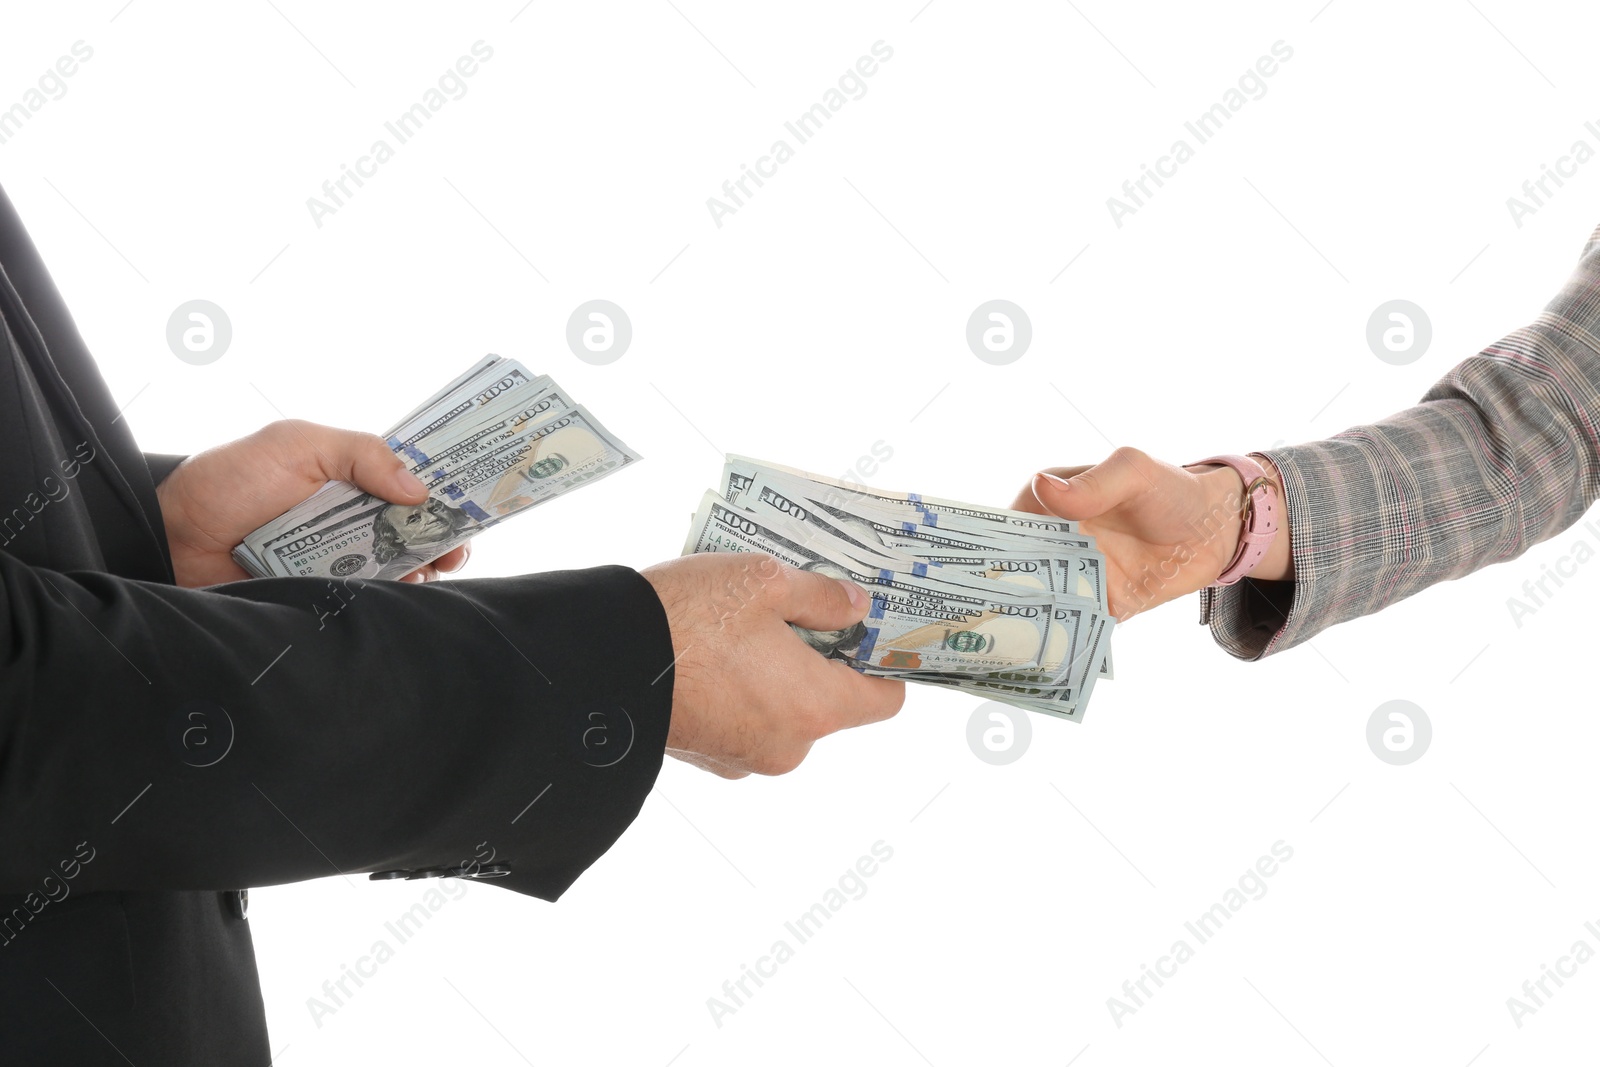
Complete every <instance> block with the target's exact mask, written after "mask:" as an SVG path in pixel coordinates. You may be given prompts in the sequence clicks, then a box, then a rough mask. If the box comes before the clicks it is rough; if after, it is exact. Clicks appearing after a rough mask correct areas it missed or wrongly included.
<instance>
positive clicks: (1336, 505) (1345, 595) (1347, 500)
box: [1200, 229, 1600, 660]
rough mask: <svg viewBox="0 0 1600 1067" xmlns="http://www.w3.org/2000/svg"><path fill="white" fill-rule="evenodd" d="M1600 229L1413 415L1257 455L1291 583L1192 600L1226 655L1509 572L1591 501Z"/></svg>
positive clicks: (1207, 593) (1245, 654)
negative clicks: (1559, 283)
mask: <svg viewBox="0 0 1600 1067" xmlns="http://www.w3.org/2000/svg"><path fill="white" fill-rule="evenodd" d="M1597 427H1600V229H1597V230H1596V231H1595V234H1594V235H1593V236H1592V237H1591V238H1590V239H1589V243H1588V245H1586V246H1585V248H1584V252H1583V257H1582V259H1581V260H1580V262H1579V264H1578V269H1577V270H1576V272H1574V274H1573V275H1572V277H1571V278H1570V279H1569V280H1568V281H1567V283H1566V285H1565V286H1564V287H1563V288H1562V290H1561V292H1560V293H1558V294H1557V295H1556V298H1555V299H1554V300H1552V301H1551V302H1550V304H1549V305H1548V306H1547V307H1546V308H1545V310H1544V311H1543V312H1542V313H1541V314H1540V315H1539V317H1538V318H1537V319H1535V320H1534V322H1533V323H1532V324H1531V325H1529V326H1527V327H1525V328H1523V329H1520V330H1516V331H1514V332H1512V333H1511V334H1509V335H1508V336H1506V337H1504V338H1502V339H1501V340H1499V341H1497V342H1496V343H1494V344H1492V345H1490V346H1489V347H1488V348H1486V349H1484V350H1483V351H1482V352H1480V353H1478V354H1477V355H1476V356H1473V357H1471V358H1470V359H1468V360H1466V361H1465V362H1463V363H1462V364H1460V365H1459V366H1458V367H1456V368H1455V369H1454V370H1452V371H1451V372H1450V373H1449V374H1447V375H1446V376H1445V377H1444V378H1443V379H1441V380H1440V381H1439V382H1438V383H1437V384H1436V385H1434V386H1433V388H1432V389H1430V390H1429V391H1428V393H1427V395H1426V396H1424V397H1423V398H1422V402H1421V403H1419V404H1418V405H1417V406H1415V407H1412V408H1408V409H1406V410H1405V411H1402V412H1400V413H1398V414H1396V415H1391V416H1390V417H1388V418H1387V419H1384V420H1382V421H1380V422H1376V423H1373V424H1372V425H1370V426H1357V427H1355V428H1354V429H1350V430H1346V431H1345V432H1343V433H1341V434H1338V435H1336V436H1334V437H1332V438H1330V439H1329V440H1326V441H1314V442H1312V443H1310V444H1304V445H1296V446H1293V447H1290V448H1281V449H1274V450H1272V451H1269V452H1265V453H1263V454H1264V455H1266V456H1267V457H1268V458H1270V459H1271V460H1272V462H1273V463H1274V464H1275V465H1276V466H1277V468H1278V470H1279V471H1280V472H1281V474H1282V475H1283V488H1284V497H1285V501H1284V502H1285V505H1286V508H1287V511H1288V515H1289V530H1290V541H1291V550H1292V553H1293V558H1294V571H1295V579H1294V581H1293V582H1254V581H1251V580H1250V579H1248V578H1247V579H1245V580H1244V581H1242V582H1239V583H1238V584H1237V585H1234V586H1231V587H1229V588H1227V589H1208V590H1203V591H1202V592H1201V594H1200V597H1201V600H1200V621H1201V622H1202V623H1204V624H1209V625H1210V627H1211V633H1212V635H1213V636H1214V637H1215V638H1216V640H1217V642H1218V643H1219V644H1221V645H1222V647H1223V648H1224V649H1226V650H1227V651H1228V652H1230V653H1232V654H1233V655H1235V656H1238V657H1239V658H1241V659H1252V660H1253V659H1260V658H1261V657H1263V656H1266V655H1269V654H1271V653H1273V652H1280V651H1282V650H1284V649H1286V648H1292V647H1294V646H1295V645H1297V644H1299V643H1301V642H1302V641H1305V640H1307V639H1309V638H1311V637H1312V636H1314V635H1316V634H1317V633H1319V632H1321V631H1322V630H1323V629H1325V628H1326V627H1329V626H1332V625H1334V624H1335V623H1340V622H1344V621H1346V620H1348V619H1354V618H1357V617H1358V616H1361V615H1366V614H1369V613H1371V612H1374V611H1378V610H1380V609H1382V608H1385V607H1387V606H1388V605H1390V604H1393V603H1394V602H1395V601H1397V600H1401V599H1404V598H1405V597H1408V596H1410V595H1411V594H1413V593H1416V592H1420V591H1421V590H1423V589H1425V588H1427V587H1428V586H1430V585H1432V584H1434V583H1435V582H1442V581H1445V580H1447V579H1452V578H1460V577H1462V576H1463V575H1467V574H1470V573H1472V572H1473V571H1475V570H1478V569H1479V568H1480V567H1486V566H1488V565H1489V564H1491V563H1500V562H1503V561H1505V560H1508V559H1514V558H1515V557H1517V556H1519V555H1521V554H1522V553H1523V552H1525V551H1527V549H1528V548H1530V547H1531V546H1533V545H1535V544H1537V543H1539V542H1540V541H1543V540H1545V539H1547V538H1550V537H1554V536H1555V535H1556V534H1558V533H1560V532H1561V531H1562V530H1564V529H1566V528H1567V527H1569V526H1571V525H1572V524H1573V523H1575V522H1576V521H1577V520H1578V519H1579V518H1580V517H1581V516H1582V515H1583V513H1584V512H1585V511H1586V510H1588V508H1589V505H1590V504H1591V503H1593V502H1594V500H1595V498H1596V497H1597V496H1600V428H1597Z"/></svg>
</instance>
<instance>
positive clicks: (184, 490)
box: [156, 419, 468, 588]
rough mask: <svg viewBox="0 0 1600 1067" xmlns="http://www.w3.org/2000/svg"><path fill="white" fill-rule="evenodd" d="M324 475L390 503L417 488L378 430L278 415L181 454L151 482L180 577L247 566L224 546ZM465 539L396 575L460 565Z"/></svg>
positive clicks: (411, 499)
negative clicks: (246, 431) (230, 438)
mask: <svg viewBox="0 0 1600 1067" xmlns="http://www.w3.org/2000/svg"><path fill="white" fill-rule="evenodd" d="M327 481H344V482H350V483H352V484H354V485H355V486H356V487H357V488H359V489H362V490H364V491H366V492H368V493H371V494H372V495H373V496H376V497H381V498H383V499H384V500H387V501H389V502H390V503H391V504H420V503H421V502H422V501H423V500H425V499H427V495H428V493H427V489H426V487H424V486H423V484H422V482H421V481H419V480H418V479H417V477H416V475H414V474H412V473H411V472H410V471H408V470H407V469H406V466H405V464H404V463H402V462H401V461H400V459H399V457H397V456H396V455H395V454H394V453H393V452H391V451H389V446H388V445H387V444H385V443H384V441H383V438H381V437H378V436H377V435H375V434H370V433H358V432H357V431H355V430H337V429H334V428H333V427H331V426H319V425H317V424H316V423H311V422H302V421H300V420H298V419H288V420H284V421H282V422H274V423H272V424H271V425H269V426H266V427H264V428H262V429H260V430H257V431H256V432H255V433H253V434H251V435H250V436H249V437H243V438H240V439H239V440H237V441H230V442H229V443H228V444H225V445H219V446H218V447H216V448H213V449H210V450H208V451H205V452H201V453H199V454H198V455H194V456H190V457H189V458H188V459H186V460H184V461H183V462H182V463H180V464H179V465H178V467H177V468H176V469H175V470H173V472H172V473H171V474H169V475H167V477H166V479H165V480H163V481H162V483H161V484H160V485H158V486H156V496H157V497H158V498H159V499H160V501H161V517H162V519H163V521H164V522H165V523H166V527H167V546H168V547H169V548H170V549H171V550H172V569H173V572H174V573H175V575H176V577H177V582H178V584H179V585H181V586H187V587H189V588H196V587H199V586H203V585H218V584H220V583H222V582H235V581H239V580H240V579H242V578H248V577H250V575H249V574H248V573H246V571H245V570H244V569H243V568H242V567H240V566H239V565H238V564H237V563H235V562H234V561H233V557H232V556H231V555H229V553H231V552H232V551H233V547H234V546H235V545H237V544H238V543H239V542H240V541H242V540H243V539H244V536H245V535H246V534H248V533H250V532H251V531H253V530H255V529H257V528H258V527H260V526H262V525H264V524H265V523H267V522H270V521H271V520H272V519H275V518H277V517H278V516H279V515H281V514H283V513H284V512H285V511H288V510H289V509H290V508H291V507H293V506H294V505H296V504H298V503H300V501H302V500H304V499H305V498H306V497H308V496H310V495H311V494H312V493H314V492H316V491H317V490H318V489H320V488H322V483H324V482H327ZM467 556H468V549H467V546H466V545H462V546H461V547H460V548H457V549H454V550H453V551H451V552H449V553H447V554H445V555H443V556H441V557H439V558H438V559H436V560H434V561H433V562H432V563H430V564H428V565H427V566H425V567H421V568H419V569H418V570H415V571H413V572H412V573H410V574H408V575H406V577H405V578H404V579H402V580H403V581H407V582H427V581H435V580H437V579H438V577H439V575H440V573H441V572H449V571H456V570H460V569H461V568H462V567H463V566H464V565H465V564H466V562H467Z"/></svg>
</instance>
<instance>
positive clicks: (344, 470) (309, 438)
mask: <svg viewBox="0 0 1600 1067" xmlns="http://www.w3.org/2000/svg"><path fill="white" fill-rule="evenodd" d="M284 425H286V426H287V428H288V429H287V432H285V433H284V434H283V443H284V445H285V446H286V447H288V448H290V449H292V450H295V451H296V452H297V453H298V452H309V456H307V457H306V459H307V461H308V462H309V463H310V464H312V465H313V466H314V467H315V468H316V471H317V474H318V475H320V476H321V477H322V478H324V479H327V480H331V481H341V482H349V483H350V484H352V485H354V486H356V487H357V488H358V489H361V490H362V491H363V492H368V493H371V494H372V495H373V496H377V497H382V498H383V499H384V500H387V501H389V502H390V503H391V504H420V503H422V501H423V500H425V499H427V496H428V488H427V486H425V485H423V484H422V480H421V479H419V478H418V477H417V476H416V475H415V474H412V473H411V471H410V470H408V469H407V468H406V465H405V464H404V463H403V462H402V461H401V460H400V457H398V456H396V455H395V454H394V453H393V452H391V451H390V450H389V446H388V444H386V443H385V442H384V440H383V438H381V437H379V436H378V435H377V434H370V433H361V432H360V431H358V430H340V429H336V428H334V427H332V426H319V425H317V424H316V423H313V422H301V421H298V420H292V421H288V422H286V423H285V424H284Z"/></svg>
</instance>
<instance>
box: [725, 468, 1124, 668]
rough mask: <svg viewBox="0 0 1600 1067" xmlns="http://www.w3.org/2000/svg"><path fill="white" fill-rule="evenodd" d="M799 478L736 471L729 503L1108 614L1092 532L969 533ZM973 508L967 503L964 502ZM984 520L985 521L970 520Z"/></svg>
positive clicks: (991, 529) (1106, 664)
mask: <svg viewBox="0 0 1600 1067" xmlns="http://www.w3.org/2000/svg"><path fill="white" fill-rule="evenodd" d="M818 488H819V487H818V486H816V485H813V484H811V483H808V482H806V481H804V480H803V479H800V478H795V477H789V476H785V475H781V474H776V473H774V472H773V471H771V470H762V471H759V472H755V473H752V474H750V475H748V476H746V477H743V478H742V479H741V482H740V488H739V490H738V491H737V492H736V493H735V494H734V502H735V503H736V504H737V505H739V506H741V507H755V508H762V507H770V508H773V509H775V510H777V511H780V512H782V513H784V514H786V515H789V516H790V517H792V518H794V519H795V520H796V521H799V522H803V523H806V524H810V525H820V526H822V527H823V528H825V529H827V530H828V531H829V532H830V533H833V534H835V535H836V536H839V537H842V538H844V539H846V540H849V541H852V542H854V543H857V544H859V545H862V546H867V547H871V548H873V549H874V550H876V551H879V552H887V553H889V554H891V555H897V556H904V557H909V558H912V559H915V560H918V561H921V562H924V563H940V564H943V565H944V566H945V567H946V569H945V570H944V571H942V576H943V577H944V578H946V579H947V580H952V581H961V579H960V578H956V577H955V575H957V574H960V575H964V576H972V577H986V578H990V579H993V580H998V581H1008V582H1011V583H1014V584H1019V585H1028V584H1033V585H1039V586H1042V587H1044V588H1046V589H1048V590H1049V591H1051V592H1057V593H1070V594H1073V595H1076V596H1081V597H1086V598H1088V599H1090V600H1092V601H1094V603H1095V607H1096V609H1097V612H1098V614H1099V615H1109V614H1110V612H1109V609H1108V606H1107V600H1106V581H1105V557H1104V556H1102V555H1101V554H1100V553H1099V552H1096V551H1094V550H1093V549H1092V548H1089V547H1080V546H1088V545H1091V544H1092V543H1093V542H1092V540H1091V539H1089V538H1087V537H1084V536H1081V535H1078V534H1068V533H1065V532H1062V531H1057V532H1054V533H1053V534H1051V535H1050V536H1049V537H1041V536H1038V535H1036V533H1035V531H1032V530H1023V529H1022V528H1021V527H1015V526H1011V525H996V524H993V523H989V524H988V528H987V530H984V531H980V532H976V533H968V532H965V531H964V530H962V529H961V528H957V531H956V532H952V530H951V529H949V528H941V527H936V526H931V525H923V524H920V523H916V522H911V521H907V520H904V519H898V520H897V519H896V518H894V517H891V515H890V513H889V511H888V510H887V509H883V508H878V507H875V506H870V505H867V506H863V505H861V504H860V502H858V501H856V502H849V503H851V504H853V505H854V506H840V505H837V504H834V503H830V502H829V501H828V500H826V499H824V497H826V496H827V494H826V493H825V492H818ZM969 510H972V509H969ZM972 521H973V522H974V523H975V524H976V525H980V526H981V525H984V520H972ZM1096 662H1097V664H1098V666H1097V669H1098V670H1099V671H1100V672H1101V674H1102V675H1104V676H1107V677H1109V676H1110V675H1111V663H1110V655H1109V650H1108V653H1107V655H1106V656H1105V657H1104V659H1103V660H1100V661H1096Z"/></svg>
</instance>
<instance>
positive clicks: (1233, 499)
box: [1188, 453, 1294, 582]
mask: <svg viewBox="0 0 1600 1067" xmlns="http://www.w3.org/2000/svg"><path fill="white" fill-rule="evenodd" d="M1251 458H1252V459H1255V460H1257V461H1258V462H1259V463H1260V464H1261V469H1262V471H1263V472H1264V473H1265V475H1266V478H1267V481H1268V482H1270V483H1271V484H1272V489H1273V492H1274V493H1275V494H1276V495H1277V498H1278V532H1277V534H1276V535H1274V537H1273V539H1272V543H1271V544H1270V545H1269V546H1268V547H1267V554H1266V555H1265V556H1264V557H1262V559H1261V562H1260V563H1258V564H1256V566H1255V567H1254V568H1253V569H1252V570H1251V571H1250V577H1251V578H1254V579H1256V580H1257V581H1264V582H1286V581H1293V580H1294V553H1293V551H1292V549H1291V545H1290V541H1289V512H1288V508H1287V507H1286V506H1285V505H1284V502H1283V476H1282V475H1281V474H1279V473H1278V468H1277V467H1275V466H1274V465H1273V463H1272V461H1271V460H1269V459H1267V458H1266V457H1265V456H1263V455H1261V454H1259V453H1254V454H1252V456H1251ZM1188 470H1190V471H1191V472H1192V473H1194V474H1196V475H1197V476H1198V477H1199V478H1200V482H1201V485H1202V486H1203V488H1204V492H1205V499H1206V519H1205V521H1204V523H1203V524H1202V525H1203V526H1204V527H1205V529H1206V541H1205V543H1204V545H1203V550H1204V551H1205V555H1206V558H1207V559H1208V561H1209V562H1208V564H1207V568H1208V569H1207V573H1208V574H1209V575H1210V576H1211V577H1212V578H1213V579H1215V578H1217V577H1219V576H1221V574H1222V572H1223V571H1224V570H1225V569H1227V567H1228V565H1229V564H1230V563H1231V562H1232V561H1233V558H1234V556H1235V555H1236V554H1237V552H1238V550H1239V539H1240V536H1241V535H1242V534H1243V532H1244V508H1245V497H1244V491H1245V484H1244V479H1243V478H1241V477H1240V476H1239V472H1238V471H1236V470H1234V469H1233V468H1232V467H1227V466H1222V465H1216V464H1206V465H1202V466H1194V467H1190V468H1188Z"/></svg>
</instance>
